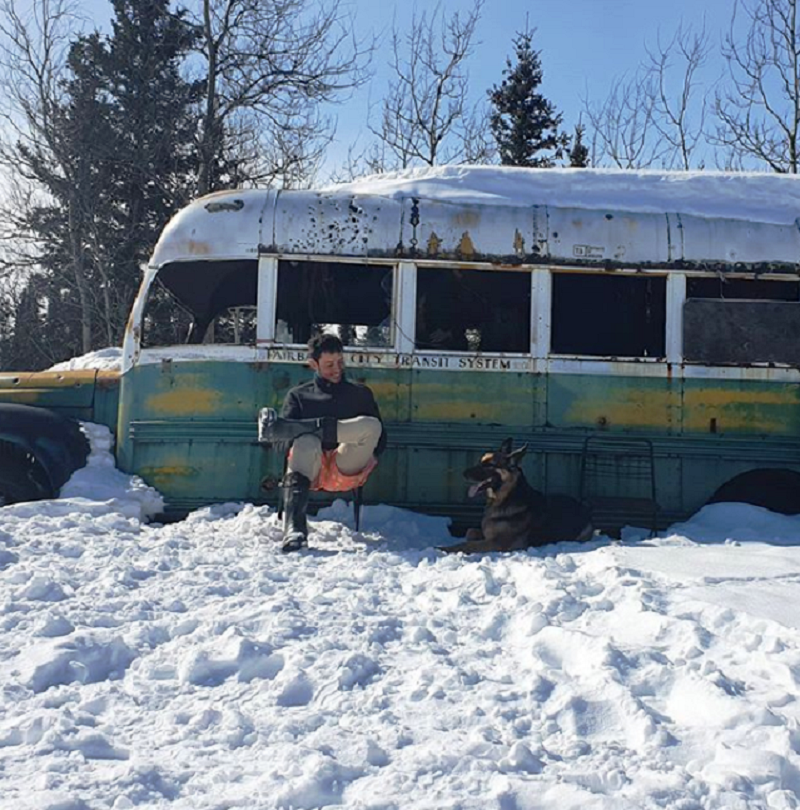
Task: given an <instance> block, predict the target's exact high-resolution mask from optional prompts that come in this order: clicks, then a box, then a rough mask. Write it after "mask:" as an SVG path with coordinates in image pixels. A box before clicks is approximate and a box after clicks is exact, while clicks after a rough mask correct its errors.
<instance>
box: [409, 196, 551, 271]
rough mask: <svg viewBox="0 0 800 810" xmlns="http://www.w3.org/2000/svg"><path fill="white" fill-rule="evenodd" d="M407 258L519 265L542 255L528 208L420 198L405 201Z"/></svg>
mask: <svg viewBox="0 0 800 810" xmlns="http://www.w3.org/2000/svg"><path fill="white" fill-rule="evenodd" d="M402 250H403V255H405V256H409V257H412V258H413V257H416V258H420V259H442V258H449V259H455V260H457V261H461V262H478V261H490V262H500V263H506V264H520V263H521V262H523V261H524V260H525V258H526V257H527V256H530V255H532V254H536V255H538V254H539V252H540V250H541V246H540V245H539V244H538V243H536V242H535V240H534V229H533V215H532V212H531V210H530V209H529V208H519V207H512V206H501V205H475V204H472V205H469V204H465V203H456V202H442V201H439V200H425V199H418V198H415V197H412V198H409V199H406V200H404V202H403V240H402Z"/></svg>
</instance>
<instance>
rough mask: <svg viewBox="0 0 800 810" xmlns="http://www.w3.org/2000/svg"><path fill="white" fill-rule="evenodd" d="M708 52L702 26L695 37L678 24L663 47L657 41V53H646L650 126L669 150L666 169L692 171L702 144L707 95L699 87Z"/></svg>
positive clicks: (689, 30) (653, 51)
mask: <svg viewBox="0 0 800 810" xmlns="http://www.w3.org/2000/svg"><path fill="white" fill-rule="evenodd" d="M709 50H710V48H709V39H708V35H707V34H706V30H705V26H703V28H702V30H701V31H700V32H699V33H694V32H693V31H692V30H691V29H688V28H684V26H683V25H682V24H681V25H679V26H678V30H677V31H676V33H675V35H674V36H673V37H672V39H671V40H670V41H669V42H668V43H667V44H666V45H662V44H661V38H660V37H659V38H658V42H657V45H656V49H655V50H649V49H648V51H647V55H648V58H649V64H648V66H647V68H646V69H647V73H648V75H649V78H650V80H651V88H652V90H653V91H654V93H655V98H654V102H653V123H654V125H655V128H656V130H657V132H658V133H659V135H660V136H661V138H663V140H664V142H665V143H666V144H668V146H669V148H670V150H671V154H670V155H668V157H667V167H668V168H681V169H691V168H692V163H693V161H692V158H693V157H694V155H695V153H696V151H697V149H698V147H699V146H701V145H702V144H703V143H704V141H705V136H704V132H705V126H706V111H707V106H708V105H707V94H706V93H703V92H698V87H699V85H700V82H701V73H702V71H703V69H704V67H705V66H706V63H707V61H708V55H709ZM673 79H675V85H676V87H677V89H676V90H674V91H673V89H672V83H673Z"/></svg>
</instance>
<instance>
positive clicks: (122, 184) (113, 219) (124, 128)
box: [19, 0, 200, 362]
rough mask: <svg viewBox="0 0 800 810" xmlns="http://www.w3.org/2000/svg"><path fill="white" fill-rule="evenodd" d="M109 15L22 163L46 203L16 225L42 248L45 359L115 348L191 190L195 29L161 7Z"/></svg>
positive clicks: (81, 47)
mask: <svg viewBox="0 0 800 810" xmlns="http://www.w3.org/2000/svg"><path fill="white" fill-rule="evenodd" d="M113 8H114V14H115V17H114V20H113V23H112V25H113V29H112V34H111V36H109V37H103V36H101V35H100V34H99V33H93V34H91V35H88V36H83V37H80V38H78V39H77V40H76V41H75V42H74V43H73V44H72V46H71V48H70V52H69V57H68V69H69V78H68V79H67V80H66V82H65V85H64V91H65V92H64V96H63V99H62V100H61V101H60V102H59V103H58V105H57V106H56V108H55V109H54V111H53V113H52V122H53V125H52V128H53V132H52V137H50V138H48V139H47V141H46V142H45V143H42V144H41V146H40V147H38V148H37V149H36V150H35V151H32V150H30V149H28V150H27V151H26V152H25V154H24V158H25V163H26V165H27V166H29V167H30V172H31V175H32V176H31V179H32V180H34V181H35V182H36V183H37V184H38V185H39V186H40V187H41V188H42V189H43V190H44V191H45V192H46V195H47V197H46V199H45V201H44V202H43V203H42V204H40V205H39V206H38V207H35V208H33V209H31V210H30V212H29V214H28V217H27V223H26V224H27V226H28V229H29V231H30V232H31V233H32V235H33V236H34V238H35V239H36V240H37V241H38V242H39V243H40V244H41V246H42V252H41V255H40V257H39V261H40V265H41V267H42V269H43V270H44V271H45V276H46V279H44V280H42V279H38V280H37V282H36V287H37V293H38V295H39V296H43V298H42V299H40V306H41V309H42V311H43V312H44V313H46V318H47V322H48V324H49V326H48V332H50V333H51V334H56V335H57V336H58V344H57V345H56V346H54V351H53V354H54V355H55V356H53V357H51V358H50V362H53V361H54V360H59V359H64V358H65V357H70V356H73V355H76V354H80V353H83V352H86V351H89V350H90V349H95V348H99V347H101V346H107V345H118V344H119V342H120V341H121V338H122V334H123V331H124V328H125V323H126V320H127V316H128V312H129V309H130V305H131V303H132V300H133V297H134V295H135V293H136V290H137V288H138V286H139V283H140V281H141V267H142V265H143V263H144V262H145V261H146V258H147V257H148V255H149V254H150V253H151V252H152V249H153V246H154V244H155V242H156V239H157V238H158V234H159V233H160V231H161V229H162V228H163V226H164V225H165V224H166V222H167V220H168V219H169V217H170V216H171V215H172V213H174V212H175V211H176V210H177V209H178V208H179V207H180V206H182V205H183V204H184V203H185V202H186V201H187V200H188V199H189V197H190V196H191V194H192V190H193V188H194V185H195V183H196V177H197V171H198V163H197V159H196V157H195V151H194V150H193V148H192V144H193V142H194V135H195V130H196V108H195V106H194V105H196V102H197V100H198V98H199V90H200V87H199V86H198V85H195V84H192V83H189V82H187V81H185V80H184V79H183V78H182V77H181V73H180V69H181V65H182V63H183V60H184V58H185V56H186V55H187V53H188V52H189V50H190V48H192V47H193V45H194V43H195V37H196V31H195V29H194V28H193V26H191V25H190V24H189V23H188V22H186V21H185V20H184V18H183V13H182V12H180V13H177V14H173V13H171V12H170V10H169V0H113ZM20 148H21V149H22V147H20ZM19 328H22V327H21V325H20V327H19ZM47 353H48V352H47V351H45V352H44V354H47Z"/></svg>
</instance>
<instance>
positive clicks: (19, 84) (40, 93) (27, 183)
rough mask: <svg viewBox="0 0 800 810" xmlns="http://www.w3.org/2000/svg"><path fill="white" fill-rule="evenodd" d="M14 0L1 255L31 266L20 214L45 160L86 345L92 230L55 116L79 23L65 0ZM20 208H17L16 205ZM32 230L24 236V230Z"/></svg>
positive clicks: (4, 30)
mask: <svg viewBox="0 0 800 810" xmlns="http://www.w3.org/2000/svg"><path fill="white" fill-rule="evenodd" d="M22 6H23V4H22V3H20V2H18V0H0V88H2V94H0V95H2V103H1V106H0V132H2V136H1V137H0V165H2V168H3V170H4V173H5V174H6V175H7V177H8V178H9V181H10V188H11V189H12V190H13V196H12V197H11V198H8V197H7V198H6V199H5V200H4V201H3V203H2V205H4V206H5V208H6V211H5V212H4V213H5V217H4V219H5V221H6V223H9V222H10V223H13V225H12V228H13V230H14V236H15V237H16V239H15V240H14V241H13V244H14V246H15V247H14V249H13V252H11V253H10V254H6V256H5V257H4V258H5V259H6V260H7V261H9V260H10V261H9V266H11V267H15V268H20V267H27V268H29V269H32V268H34V267H35V266H36V264H37V261H38V246H37V245H35V244H33V243H32V242H30V241H28V239H26V229H25V225H24V221H25V216H24V213H27V212H30V211H32V210H33V208H34V205H35V204H36V200H37V194H36V190H35V188H33V187H32V185H31V184H32V183H33V182H34V176H35V172H34V169H33V167H34V165H35V164H36V163H37V162H39V163H47V164H49V165H50V167H51V170H52V171H53V172H54V173H56V174H60V175H61V176H62V178H63V182H64V188H65V190H66V192H67V197H68V217H69V221H70V223H76V224H75V227H71V228H70V233H69V239H68V241H67V244H66V248H67V260H66V262H65V266H64V268H63V272H64V273H65V274H67V275H68V276H69V277H70V280H71V282H72V283H73V284H74V286H75V288H76V290H77V293H78V297H79V300H80V330H81V343H82V345H83V347H84V348H85V350H86V351H88V350H89V349H90V348H91V335H92V323H93V306H92V292H91V289H90V284H89V281H88V274H87V268H86V251H85V249H84V245H85V243H86V241H87V240H88V239H90V238H91V237H90V235H88V234H85V233H83V232H79V231H81V230H82V229H81V228H79V227H78V225H77V223H78V222H80V223H85V222H90V221H91V218H90V217H89V216H86V213H87V212H86V211H84V210H83V209H84V207H85V204H86V202H87V201H85V200H81V199H80V198H79V196H78V195H77V193H75V191H74V189H75V188H76V185H77V184H75V183H73V179H74V178H72V176H71V170H72V168H73V167H72V164H71V161H70V159H69V157H68V156H67V155H66V154H65V153H64V151H63V149H62V144H61V142H60V138H59V135H58V116H59V110H60V109H61V104H62V101H63V98H64V94H65V91H64V76H65V72H66V65H67V53H68V50H69V47H70V40H71V37H72V36H73V35H74V33H75V31H76V29H77V28H78V25H79V19H78V16H77V14H76V11H75V5H74V4H73V3H72V2H71V0H35V2H33V4H32V5H31V6H30V7H29V11H28V13H27V14H25V13H23V11H22ZM21 203H24V207H23V208H20V207H19V206H20V204H21ZM27 235H28V236H30V234H27Z"/></svg>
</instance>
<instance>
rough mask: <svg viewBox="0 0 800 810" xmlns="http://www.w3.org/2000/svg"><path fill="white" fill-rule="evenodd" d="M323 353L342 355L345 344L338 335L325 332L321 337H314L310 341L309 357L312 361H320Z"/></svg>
mask: <svg viewBox="0 0 800 810" xmlns="http://www.w3.org/2000/svg"><path fill="white" fill-rule="evenodd" d="M323 352H327V353H328V354H342V352H344V344H343V343H342V341H341V340H340V339H339V337H338V336H337V335H332V334H331V333H330V332H323V333H321V334H319V335H314V337H312V338H311V340H309V341H308V356H309V358H310V359H311V360H319V358H320V356H321V355H322V354H323Z"/></svg>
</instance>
